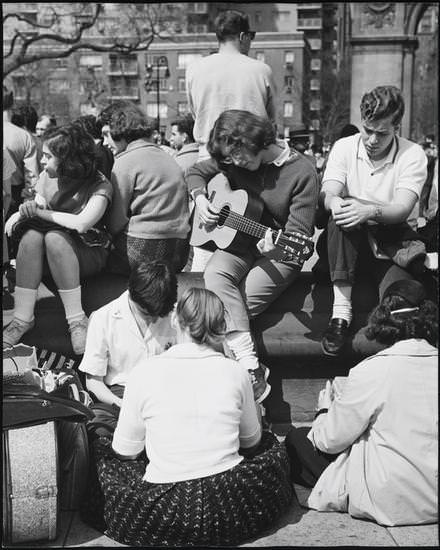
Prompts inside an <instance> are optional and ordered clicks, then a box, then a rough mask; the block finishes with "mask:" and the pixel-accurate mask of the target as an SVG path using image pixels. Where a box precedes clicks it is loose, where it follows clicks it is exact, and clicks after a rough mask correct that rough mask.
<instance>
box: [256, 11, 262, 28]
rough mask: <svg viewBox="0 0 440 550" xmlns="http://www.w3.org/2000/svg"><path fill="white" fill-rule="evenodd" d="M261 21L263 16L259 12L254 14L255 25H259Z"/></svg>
mask: <svg viewBox="0 0 440 550" xmlns="http://www.w3.org/2000/svg"><path fill="white" fill-rule="evenodd" d="M262 21H263V16H262V14H261V11H256V12H255V24H256V25H259V24H260V23H261V22H262Z"/></svg>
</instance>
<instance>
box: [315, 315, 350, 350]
mask: <svg viewBox="0 0 440 550" xmlns="http://www.w3.org/2000/svg"><path fill="white" fill-rule="evenodd" d="M348 327H349V325H348V322H347V321H346V320H345V319H339V318H338V317H334V318H333V319H331V320H330V323H329V325H328V327H327V330H326V331H325V332H324V336H323V338H322V340H321V347H322V351H323V352H324V353H325V354H326V355H333V356H335V355H339V354H340V353H341V351H342V348H343V347H344V345H345V342H346V341H347V338H348Z"/></svg>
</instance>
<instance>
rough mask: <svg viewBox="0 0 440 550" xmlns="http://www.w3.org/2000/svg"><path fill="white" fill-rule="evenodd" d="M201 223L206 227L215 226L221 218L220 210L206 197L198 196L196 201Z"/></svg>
mask: <svg viewBox="0 0 440 550" xmlns="http://www.w3.org/2000/svg"><path fill="white" fill-rule="evenodd" d="M195 203H196V206H197V210H198V213H199V218H200V221H201V222H202V223H203V224H205V225H208V226H209V225H215V224H216V223H217V222H218V218H219V212H220V211H219V209H218V208H216V207H215V206H213V205H212V204H211V203H210V202H209V201H208V199H207V198H206V197H205V196H204V195H197V197H196V200H195Z"/></svg>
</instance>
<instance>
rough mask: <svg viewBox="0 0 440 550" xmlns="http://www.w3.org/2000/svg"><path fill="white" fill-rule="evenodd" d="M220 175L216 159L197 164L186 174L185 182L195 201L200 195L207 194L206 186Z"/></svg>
mask: <svg viewBox="0 0 440 550" xmlns="http://www.w3.org/2000/svg"><path fill="white" fill-rule="evenodd" d="M219 173H220V170H219V168H218V165H217V162H216V161H215V160H214V159H209V160H204V161H201V162H196V164H194V165H193V166H191V167H190V168H188V170H187V171H186V172H185V182H186V185H187V187H188V191H189V192H190V194H191V195H192V197H193V198H194V199H195V198H196V196H197V195H198V194H200V193H203V194H206V186H207V184H208V183H209V181H211V180H212V178H213V177H214V176H216V175H217V174H219Z"/></svg>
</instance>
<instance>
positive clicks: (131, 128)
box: [99, 101, 153, 143]
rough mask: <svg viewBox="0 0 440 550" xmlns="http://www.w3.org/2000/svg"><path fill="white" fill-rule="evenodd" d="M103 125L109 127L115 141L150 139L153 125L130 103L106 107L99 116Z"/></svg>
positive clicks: (123, 102)
mask: <svg viewBox="0 0 440 550" xmlns="http://www.w3.org/2000/svg"><path fill="white" fill-rule="evenodd" d="M99 118H100V120H101V122H102V123H103V124H108V125H109V126H110V133H111V135H112V138H113V139H114V140H115V141H121V140H122V139H125V141H126V142H127V143H131V142H132V141H135V140H136V139H141V138H150V137H151V135H152V133H153V125H152V123H151V122H150V121H149V120H148V118H147V115H146V114H145V113H144V112H143V110H142V109H141V108H140V107H138V106H137V105H135V104H134V103H133V102H131V101H117V102H115V103H112V104H111V105H109V106H108V107H106V108H105V109H104V110H103V111H102V112H101V114H100V116H99Z"/></svg>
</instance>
